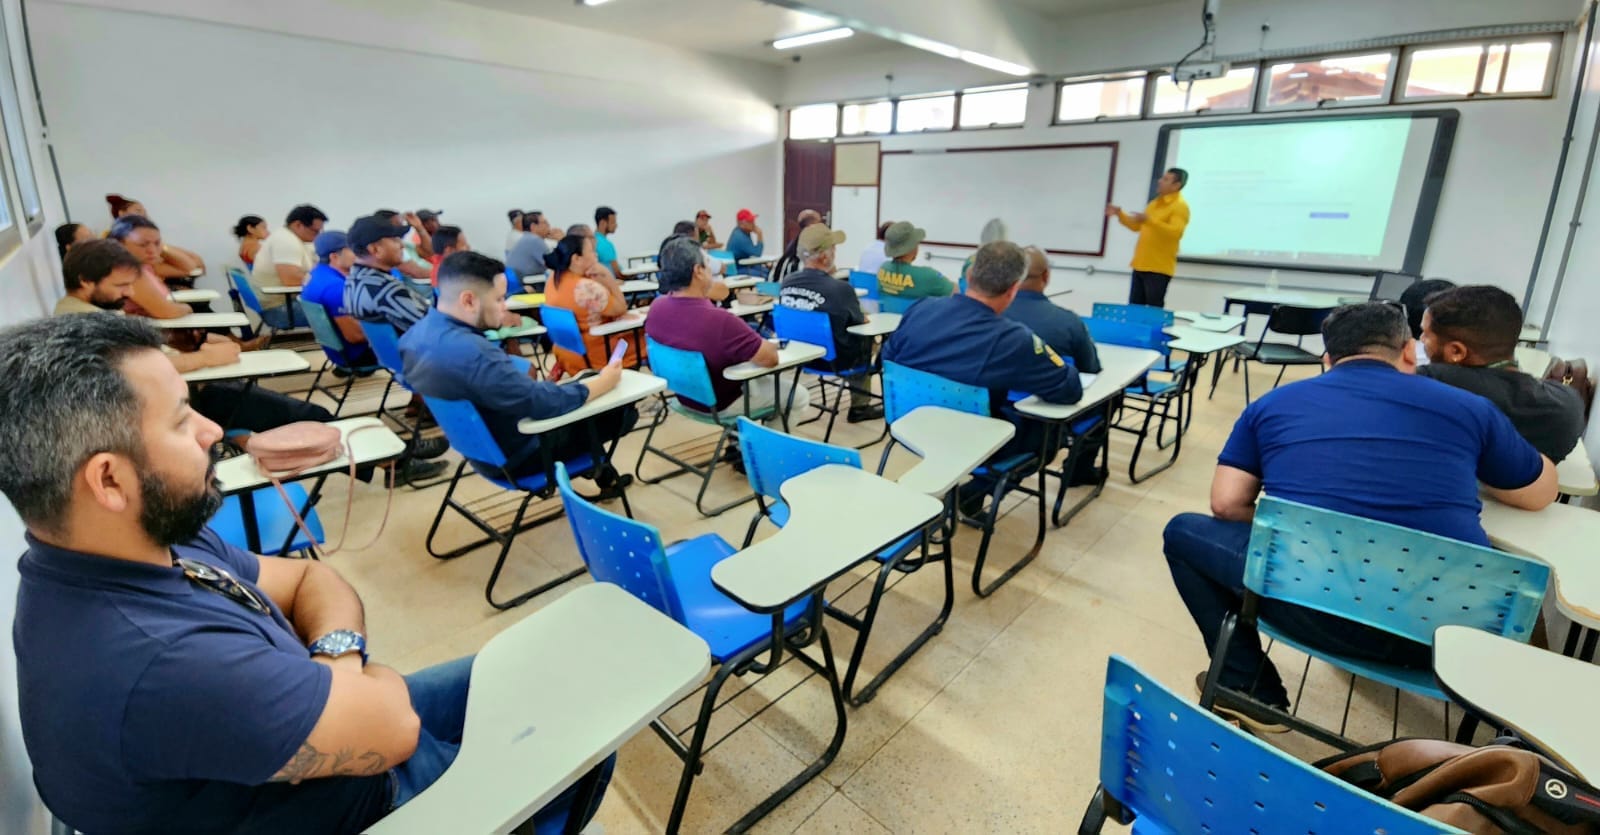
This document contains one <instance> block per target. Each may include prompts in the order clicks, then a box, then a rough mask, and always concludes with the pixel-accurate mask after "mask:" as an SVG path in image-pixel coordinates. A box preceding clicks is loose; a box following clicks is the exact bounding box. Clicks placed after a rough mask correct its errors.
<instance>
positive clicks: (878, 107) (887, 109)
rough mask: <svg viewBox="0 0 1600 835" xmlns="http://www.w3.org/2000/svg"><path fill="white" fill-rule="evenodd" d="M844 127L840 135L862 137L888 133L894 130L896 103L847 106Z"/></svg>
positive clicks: (877, 102) (884, 102) (885, 102)
mask: <svg viewBox="0 0 1600 835" xmlns="http://www.w3.org/2000/svg"><path fill="white" fill-rule="evenodd" d="M843 121H844V126H843V127H842V128H841V129H840V130H839V133H840V134H842V135H844V136H860V135H861V134H864V133H888V132H889V131H891V130H894V102H892V101H875V102H869V103H867V104H847V105H845V106H844V111H843Z"/></svg>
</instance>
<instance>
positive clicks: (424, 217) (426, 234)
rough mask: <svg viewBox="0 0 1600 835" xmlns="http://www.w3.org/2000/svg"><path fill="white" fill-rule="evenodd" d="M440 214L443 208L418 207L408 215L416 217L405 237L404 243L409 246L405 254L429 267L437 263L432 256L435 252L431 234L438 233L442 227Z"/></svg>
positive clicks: (442, 212)
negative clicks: (415, 221) (413, 224)
mask: <svg viewBox="0 0 1600 835" xmlns="http://www.w3.org/2000/svg"><path fill="white" fill-rule="evenodd" d="M442 214H444V210H443V209H418V210H416V211H415V212H412V213H411V214H410V215H409V217H414V218H416V219H417V223H416V225H415V226H413V227H412V233H411V234H410V235H408V236H407V237H406V244H407V245H408V246H409V247H410V249H408V250H406V254H407V255H408V256H411V257H413V258H414V259H415V260H416V261H418V262H419V263H424V264H427V265H428V268H429V269H432V268H433V266H434V264H436V263H438V262H437V261H435V260H434V257H433V256H434V252H435V250H434V248H433V236H434V235H437V234H439V230H440V229H441V228H443V227H444V224H442V223H440V222H439V216H440V215H442Z"/></svg>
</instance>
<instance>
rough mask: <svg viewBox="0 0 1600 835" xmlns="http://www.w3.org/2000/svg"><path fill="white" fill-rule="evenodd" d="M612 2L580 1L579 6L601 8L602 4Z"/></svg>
mask: <svg viewBox="0 0 1600 835" xmlns="http://www.w3.org/2000/svg"><path fill="white" fill-rule="evenodd" d="M610 2H611V0H578V5H580V6H599V5H601V4H604V3H610Z"/></svg>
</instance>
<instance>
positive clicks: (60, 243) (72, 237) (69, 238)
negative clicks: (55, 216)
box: [56, 223, 94, 258]
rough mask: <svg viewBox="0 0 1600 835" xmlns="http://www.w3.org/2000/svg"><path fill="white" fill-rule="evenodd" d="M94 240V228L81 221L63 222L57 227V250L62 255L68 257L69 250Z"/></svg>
mask: <svg viewBox="0 0 1600 835" xmlns="http://www.w3.org/2000/svg"><path fill="white" fill-rule="evenodd" d="M92 240H94V230H93V229H90V228H89V227H87V226H84V225H83V224H81V223H63V224H61V225H60V226H57V227H56V251H57V252H59V253H61V257H62V258H65V257H67V250H69V249H71V248H73V247H74V246H76V245H78V244H81V243H83V242H84V241H92Z"/></svg>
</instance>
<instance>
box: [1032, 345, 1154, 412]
mask: <svg viewBox="0 0 1600 835" xmlns="http://www.w3.org/2000/svg"><path fill="white" fill-rule="evenodd" d="M1099 351H1100V373H1099V374H1096V375H1094V381H1093V382H1091V383H1089V384H1088V385H1086V386H1084V387H1083V397H1081V398H1079V399H1078V402H1076V403H1071V404H1060V403H1048V402H1046V401H1044V400H1041V399H1039V397H1038V396H1037V395H1035V396H1032V397H1028V398H1027V399H1025V400H1020V401H1018V402H1017V404H1016V407H1017V411H1019V412H1021V413H1023V414H1025V415H1029V416H1032V417H1036V418H1040V419H1042V420H1051V421H1066V420H1074V419H1076V418H1077V417H1078V416H1080V415H1082V414H1083V413H1085V412H1087V411H1089V410H1090V409H1092V408H1094V407H1095V406H1097V405H1099V404H1101V403H1103V402H1105V401H1106V400H1108V399H1110V398H1112V397H1115V396H1116V395H1117V394H1118V393H1120V392H1121V391H1122V390H1123V389H1125V388H1127V387H1128V386H1130V385H1132V384H1133V381H1135V380H1137V379H1139V377H1140V375H1142V374H1144V373H1145V372H1146V371H1149V370H1150V367H1151V366H1153V365H1155V364H1156V363H1158V362H1160V361H1161V355H1160V354H1159V353H1157V352H1155V351H1150V350H1146V349H1144V348H1128V347H1125V346H1122V345H1101V346H1099ZM1083 376H1085V377H1088V376H1089V375H1087V374H1085V375H1083Z"/></svg>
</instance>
